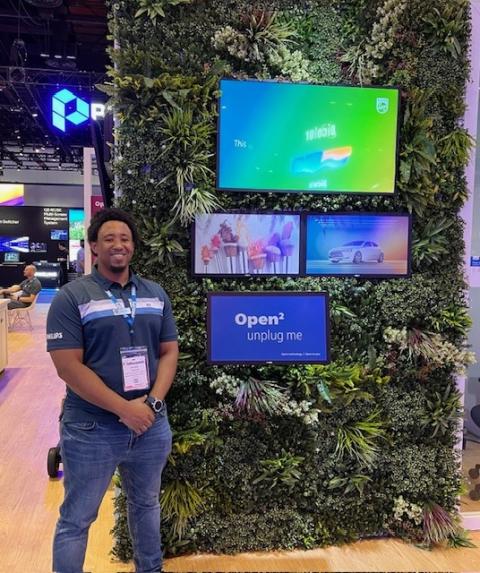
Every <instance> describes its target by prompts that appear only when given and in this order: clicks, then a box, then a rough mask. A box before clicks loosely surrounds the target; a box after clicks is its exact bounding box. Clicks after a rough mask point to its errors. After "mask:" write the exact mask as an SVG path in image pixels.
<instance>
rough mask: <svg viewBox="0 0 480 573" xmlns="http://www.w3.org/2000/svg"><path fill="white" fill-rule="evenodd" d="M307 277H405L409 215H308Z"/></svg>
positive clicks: (407, 268) (408, 247) (408, 242)
mask: <svg viewBox="0 0 480 573" xmlns="http://www.w3.org/2000/svg"><path fill="white" fill-rule="evenodd" d="M305 221H306V233H305V235H306V238H305V250H306V257H305V274H307V275H343V276H363V277H385V278H386V277H404V276H408V275H409V273H410V230H411V218H410V216H409V215H403V214H392V213H341V214H338V213H318V214H310V215H306V218H305Z"/></svg>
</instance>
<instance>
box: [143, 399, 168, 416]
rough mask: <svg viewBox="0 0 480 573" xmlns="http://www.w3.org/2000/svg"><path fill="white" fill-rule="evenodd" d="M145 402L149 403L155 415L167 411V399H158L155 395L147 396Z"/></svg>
mask: <svg viewBox="0 0 480 573" xmlns="http://www.w3.org/2000/svg"><path fill="white" fill-rule="evenodd" d="M145 404H148V405H149V406H150V408H151V409H152V411H153V413H154V414H155V416H161V415H162V414H163V413H164V412H165V407H166V405H165V400H158V399H157V398H155V397H154V396H147V397H146V398H145Z"/></svg>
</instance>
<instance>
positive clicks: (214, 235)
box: [193, 212, 300, 276]
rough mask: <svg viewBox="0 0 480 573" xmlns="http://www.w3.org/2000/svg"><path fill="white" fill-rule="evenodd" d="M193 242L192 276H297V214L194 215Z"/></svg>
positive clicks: (298, 226) (298, 228)
mask: <svg viewBox="0 0 480 573" xmlns="http://www.w3.org/2000/svg"><path fill="white" fill-rule="evenodd" d="M193 239H194V240H193V253H194V260H193V273H194V274H195V275H217V276H223V275H298V274H299V263H300V215H298V214H292V213H281V212H279V213H261V214H260V213H213V214H205V215H197V216H196V217H195V223H194V231H193Z"/></svg>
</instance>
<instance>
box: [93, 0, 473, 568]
mask: <svg viewBox="0 0 480 573" xmlns="http://www.w3.org/2000/svg"><path fill="white" fill-rule="evenodd" d="M108 5H109V15H110V27H111V33H112V36H113V37H114V38H115V43H114V47H113V48H112V49H111V57H112V61H113V65H112V68H111V70H110V72H109V74H110V78H109V80H110V81H109V82H108V84H107V85H105V86H104V88H103V89H104V90H105V91H106V92H107V93H109V95H110V96H111V98H112V103H113V105H114V107H115V110H116V113H117V118H118V123H117V127H116V130H115V136H116V138H115V150H114V151H115V153H114V170H115V174H116V182H117V190H116V191H117V204H118V205H119V206H121V207H123V208H125V209H127V210H128V211H130V212H131V213H133V214H134V215H135V217H136V219H137V220H138V221H139V222H140V228H141V232H142V242H141V244H140V245H138V248H137V251H136V255H135V259H134V265H135V268H136V270H137V271H138V272H139V273H141V274H143V275H144V276H147V277H149V278H152V279H154V280H158V281H159V282H160V283H161V284H162V285H163V286H164V287H165V289H166V290H167V292H168V293H169V294H170V297H171V299H172V303H173V308H174V313H175V316H176V319H177V324H178V330H179V342H180V350H181V357H180V366H179V371H178V375H177V377H176V380H175V384H174V386H173V388H172V390H171V392H170V394H169V397H168V404H169V416H170V422H171V425H172V427H173V431H174V445H173V450H172V454H171V456H170V461H169V464H168V466H167V468H166V470H165V473H164V480H163V486H162V491H161V492H159V495H160V502H161V506H162V508H163V523H162V530H163V539H164V543H165V549H166V552H167V553H169V554H172V553H177V554H179V553H186V552H192V551H214V552H219V553H231V552H237V551H247V550H261V549H265V550H271V549H280V548H286V549H293V548H313V547H319V546H324V545H331V544H340V543H342V542H347V541H352V540H355V539H359V538H362V537H369V536H388V535H394V536H399V537H402V538H405V539H408V540H410V541H413V542H415V543H419V544H423V545H425V546H431V545H433V544H438V543H450V544H451V545H453V546H464V545H465V544H468V541H467V540H466V538H465V535H464V533H463V532H462V530H461V527H460V525H459V520H458V514H457V496H458V494H459V491H460V488H461V473H460V468H459V461H458V459H457V457H456V455H455V454H454V443H455V432H456V430H457V427H458V419H459V416H460V415H461V410H460V403H459V396H458V393H457V390H456V388H455V375H456V374H458V373H460V372H462V370H463V368H464V367H465V366H466V365H467V364H469V363H470V362H471V360H472V356H471V354H470V353H469V352H468V349H467V348H466V347H465V336H466V332H467V330H468V327H469V320H468V316H467V314H466V311H465V299H464V290H465V284H464V282H463V277H462V257H463V227H462V222H461V219H460V218H459V215H458V212H459V210H460V208H461V207H462V205H463V203H464V201H465V199H466V196H467V190H466V184H465V177H464V168H465V165H466V162H467V160H468V156H469V152H470V149H471V146H472V141H471V139H470V138H469V136H468V134H467V133H466V131H465V129H464V127H463V126H462V116H463V113H464V103H463V101H464V100H463V96H464V89H465V84H466V80H467V77H468V72H469V65H468V58H469V54H468V50H469V33H470V15H469V3H468V1H467V0H438V1H436V2H430V3H429V2H424V1H422V0H329V1H326V0H316V1H315V0H306V1H299V2H292V1H287V0H276V1H275V0H270V1H254V0H251V1H249V0H235V1H233V0H110V1H109V2H108ZM221 77H233V78H257V79H265V80H268V79H276V80H279V81H295V82H297V81H303V82H305V81H306V82H313V83H319V84H332V83H343V84H349V85H392V86H398V87H400V90H401V100H402V102H401V110H402V111H401V120H400V138H399V169H398V176H397V189H398V193H397V194H396V195H395V196H394V197H373V196H364V197H358V196H348V195H319V194H316V195H314V194H272V193H219V192H217V191H216V190H215V160H216V157H215V153H216V129H217V123H216V122H217V99H218V95H219V91H218V81H219V79H220V78H221ZM232 208H236V209H248V208H254V209H255V210H262V209H269V210H271V209H273V210H305V211H308V210H311V211H321V212H322V211H356V210H362V211H371V212H381V211H387V212H394V211H401V212H410V213H412V215H413V221H414V222H413V244H412V262H413V273H412V276H411V277H410V278H404V279H397V280H365V279H363V280H362V279H355V278H311V277H310V278H292V277H281V278H279V277H267V278H258V277H257V278H251V279H249V280H248V281H245V280H238V279H235V278H232V279H222V280H217V279H193V278H192V277H191V276H190V274H189V264H190V263H189V261H190V250H191V244H190V235H189V223H190V221H191V220H192V218H193V217H194V215H195V214H196V213H205V212H211V211H218V210H223V209H232ZM216 290H230V291H261V290H277V291H278V290H290V291H292V290H298V291H326V292H328V293H329V295H330V299H331V328H332V333H331V339H332V349H331V350H332V362H331V364H329V365H325V366H305V365H302V366H272V365H264V366H244V367H242V366H223V367H220V366H208V365H207V364H206V356H205V348H206V326H205V309H206V294H207V293H208V292H211V291H216ZM116 505H117V515H118V521H117V524H116V526H115V528H114V532H113V533H114V541H115V544H114V553H115V554H116V555H117V556H118V557H120V558H122V559H128V558H129V557H130V556H131V547H130V544H129V539H128V533H127V531H126V522H125V500H124V498H123V496H122V495H119V496H118V497H117V499H116Z"/></svg>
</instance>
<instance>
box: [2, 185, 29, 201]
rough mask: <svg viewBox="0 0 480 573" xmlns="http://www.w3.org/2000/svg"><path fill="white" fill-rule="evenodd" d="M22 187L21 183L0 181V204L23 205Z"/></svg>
mask: <svg viewBox="0 0 480 573" xmlns="http://www.w3.org/2000/svg"><path fill="white" fill-rule="evenodd" d="M24 189H25V188H24V186H23V184H21V183H19V184H17V183H0V206H1V207H18V206H20V205H24V204H25V197H24Z"/></svg>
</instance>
